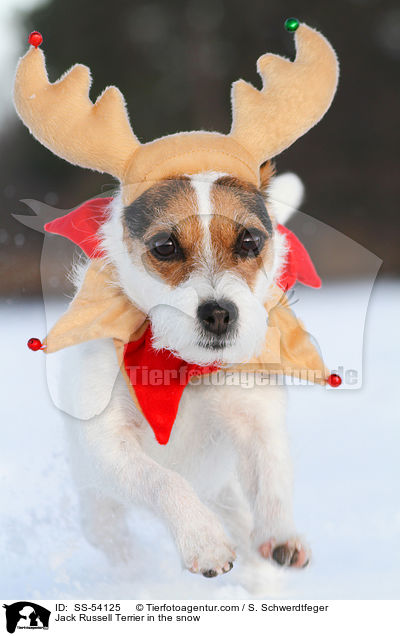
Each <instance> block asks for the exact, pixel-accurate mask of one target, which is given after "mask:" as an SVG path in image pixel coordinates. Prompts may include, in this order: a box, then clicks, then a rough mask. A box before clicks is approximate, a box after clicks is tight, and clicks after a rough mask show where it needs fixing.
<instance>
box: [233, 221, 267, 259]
mask: <svg viewBox="0 0 400 636" xmlns="http://www.w3.org/2000/svg"><path fill="white" fill-rule="evenodd" d="M264 243H265V234H264V233H263V232H260V230H257V229H256V228H252V229H251V230H243V231H242V232H241V233H240V234H239V238H238V240H237V243H236V248H235V252H236V254H237V255H238V256H240V257H241V258H254V257H255V256H258V255H259V253H260V252H261V250H262V248H263V246H264Z"/></svg>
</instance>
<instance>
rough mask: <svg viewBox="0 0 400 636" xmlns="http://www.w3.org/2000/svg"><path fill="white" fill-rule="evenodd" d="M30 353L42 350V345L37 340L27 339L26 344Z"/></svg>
mask: <svg viewBox="0 0 400 636" xmlns="http://www.w3.org/2000/svg"><path fill="white" fill-rule="evenodd" d="M26 344H27V345H28V347H29V349H30V350H31V351H39V349H41V348H42V343H41V342H40V340H39V338H29V340H28V342H27V343H26Z"/></svg>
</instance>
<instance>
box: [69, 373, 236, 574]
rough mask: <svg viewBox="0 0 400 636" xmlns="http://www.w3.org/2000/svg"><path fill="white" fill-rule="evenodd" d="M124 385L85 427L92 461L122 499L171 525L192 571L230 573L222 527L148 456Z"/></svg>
mask: <svg viewBox="0 0 400 636" xmlns="http://www.w3.org/2000/svg"><path fill="white" fill-rule="evenodd" d="M122 382H123V381H122V380H121V381H120V382H119V383H118V384H117V386H116V387H115V388H114V394H113V397H112V400H111V402H110V404H109V406H108V407H107V409H106V410H105V411H104V412H103V413H102V414H101V415H99V416H97V417H95V418H93V419H92V420H89V421H87V422H80V426H81V427H82V429H81V430H82V433H83V436H84V438H85V439H86V442H87V444H88V446H89V447H90V452H88V453H87V456H88V458H90V457H92V458H93V460H94V462H95V463H96V464H97V466H98V468H100V472H101V473H105V475H106V478H107V481H108V482H109V483H110V481H111V482H112V483H113V485H114V488H116V490H117V493H116V494H117V496H118V498H121V499H122V500H123V501H125V502H132V503H138V504H142V505H145V506H147V507H150V508H151V509H152V510H153V511H154V512H155V513H156V514H158V515H159V516H160V517H162V518H163V519H164V520H165V522H166V523H167V525H168V526H169V528H170V529H171V532H172V534H173V536H174V538H175V541H176V544H177V546H178V548H179V550H180V553H181V556H182V560H183V563H184V566H185V567H186V568H188V569H189V570H191V571H192V572H199V573H202V574H203V575H204V576H208V577H211V576H216V575H217V574H222V573H224V572H227V571H229V570H230V568H231V567H232V563H233V561H234V559H235V553H234V550H233V547H232V546H231V544H230V541H229V539H228V537H227V536H226V534H225V532H224V530H223V527H222V525H221V523H220V522H219V520H218V518H217V517H216V515H215V514H214V513H213V512H211V510H210V509H209V508H207V507H206V506H205V505H204V504H203V503H201V501H200V499H199V498H198V496H197V495H196V493H195V491H194V490H193V488H192V487H191V486H190V485H189V483H188V482H187V481H186V480H185V479H184V478H183V477H182V476H181V475H179V474H178V473H176V472H175V471H173V470H170V469H168V468H164V467H163V466H161V465H160V464H158V463H157V462H156V461H154V460H153V459H152V458H151V457H150V456H149V455H147V454H146V453H145V452H144V451H143V449H142V448H141V446H140V441H139V432H138V428H137V427H136V426H135V424H134V418H135V414H134V413H133V412H132V406H131V402H130V401H129V400H127V396H126V387H125V385H124V384H122ZM137 417H138V415H137V414H136V418H137Z"/></svg>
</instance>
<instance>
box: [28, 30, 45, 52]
mask: <svg viewBox="0 0 400 636" xmlns="http://www.w3.org/2000/svg"><path fill="white" fill-rule="evenodd" d="M28 42H29V44H32V46H35V47H36V48H37V47H38V46H40V45H41V43H42V42H43V37H42V34H41V33H39V31H32V33H31V34H30V36H29V38H28Z"/></svg>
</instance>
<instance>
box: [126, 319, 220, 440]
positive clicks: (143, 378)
mask: <svg viewBox="0 0 400 636" xmlns="http://www.w3.org/2000/svg"><path fill="white" fill-rule="evenodd" d="M152 337H153V334H152V331H151V327H150V326H149V327H148V328H147V330H146V331H145V333H144V334H143V335H142V336H141V338H139V339H138V340H135V341H134V342H128V344H126V345H125V347H124V367H125V371H126V373H127V375H128V378H129V381H130V383H131V384H132V386H133V387H134V389H135V394H136V397H137V400H138V402H139V405H140V408H141V409H142V412H143V415H144V416H145V418H146V420H147V421H148V423H149V424H150V426H151V428H152V429H153V431H154V434H155V436H156V439H157V441H158V442H159V443H160V444H167V442H168V440H169V437H170V435H171V430H172V426H173V424H174V422H175V418H176V414H177V412H178V408H179V403H180V400H181V397H182V393H183V390H184V388H185V386H186V385H187V384H188V382H189V380H190V378H191V377H192V376H195V375H205V374H207V373H214V372H215V371H218V367H217V366H215V365H211V366H199V365H197V364H189V363H187V362H185V361H184V360H182V359H181V358H178V357H177V356H175V355H174V354H173V353H171V352H170V351H166V350H165V349H161V350H160V351H156V350H155V349H154V348H153V346H152V343H151V341H152Z"/></svg>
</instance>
